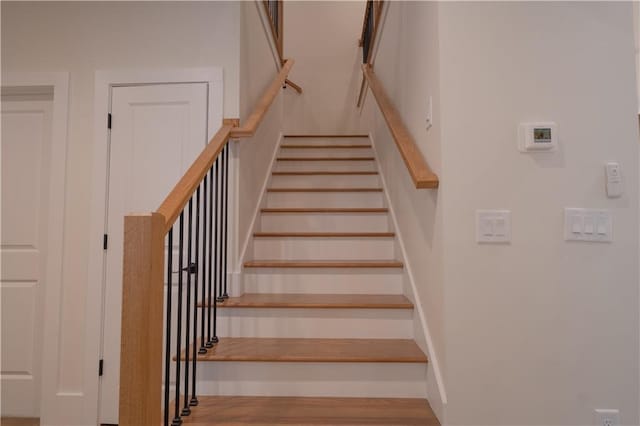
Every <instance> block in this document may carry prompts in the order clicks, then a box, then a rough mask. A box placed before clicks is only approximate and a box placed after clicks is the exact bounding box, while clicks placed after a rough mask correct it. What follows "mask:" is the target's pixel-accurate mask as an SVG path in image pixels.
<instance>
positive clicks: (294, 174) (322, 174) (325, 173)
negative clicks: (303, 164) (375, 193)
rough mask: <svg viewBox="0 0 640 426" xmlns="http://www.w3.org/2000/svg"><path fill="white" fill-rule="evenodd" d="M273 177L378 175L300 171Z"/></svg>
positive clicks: (280, 173) (372, 173) (374, 173)
mask: <svg viewBox="0 0 640 426" xmlns="http://www.w3.org/2000/svg"><path fill="white" fill-rule="evenodd" d="M272 174H273V175H274V176H349V175H356V176H373V175H378V172H375V171H373V172H356V171H353V172H351V171H345V172H332V171H320V170H319V171H302V172H273V173H272Z"/></svg>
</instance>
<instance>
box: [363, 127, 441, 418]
mask: <svg viewBox="0 0 640 426" xmlns="http://www.w3.org/2000/svg"><path fill="white" fill-rule="evenodd" d="M369 139H371V146H372V147H373V152H374V157H375V159H376V164H377V165H378V173H380V180H381V182H382V187H383V189H384V195H385V199H386V201H387V205H388V206H389V213H390V214H391V220H392V222H393V227H394V229H395V232H396V235H397V237H398V246H399V247H400V251H401V255H402V261H403V263H404V266H405V270H406V273H407V277H408V279H409V283H410V285H411V290H412V292H413V297H414V298H415V300H416V302H417V303H415V304H414V305H415V309H416V311H417V313H418V318H419V319H420V324H421V326H422V330H423V331H424V338H425V341H426V343H427V352H428V358H429V364H430V365H431V366H432V368H433V373H434V376H435V379H436V384H437V388H438V393H439V397H440V402H441V404H442V405H443V406H444V405H446V404H447V392H446V389H445V385H444V379H443V377H442V371H441V370H440V363H439V361H438V357H437V355H436V352H435V351H434V349H433V339H432V338H431V333H430V332H429V327H428V325H427V319H426V317H425V315H424V311H423V309H422V303H421V301H420V296H419V295H418V289H417V286H416V281H415V279H414V277H413V272H412V270H411V264H410V263H409V260H408V259H409V258H408V257H407V251H406V249H405V245H404V241H403V239H402V233H401V232H400V227H399V226H398V221H397V219H396V213H395V210H394V208H393V204H392V203H391V198H390V197H389V187H388V186H387V181H386V179H385V176H384V172H383V169H382V167H381V165H380V160H379V158H380V157H379V156H378V151H377V149H376V142H375V139H374V138H373V135H372V134H371V133H369Z"/></svg>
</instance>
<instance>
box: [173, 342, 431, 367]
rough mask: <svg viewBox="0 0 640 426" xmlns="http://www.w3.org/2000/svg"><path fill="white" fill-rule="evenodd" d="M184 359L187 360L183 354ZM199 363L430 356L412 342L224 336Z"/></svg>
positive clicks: (383, 359) (399, 359) (421, 359)
mask: <svg viewBox="0 0 640 426" xmlns="http://www.w3.org/2000/svg"><path fill="white" fill-rule="evenodd" d="M198 345H199V343H198ZM191 352H192V349H191V348H189V353H190V354H191ZM181 357H182V358H183V359H184V351H183V353H182V354H181ZM198 360H199V361H243V362H244V361H247V362H381V363H386V362H397V363H426V362H427V357H426V355H425V354H424V352H422V350H421V349H420V348H419V347H418V345H417V344H416V342H415V341H413V340H411V339H303V338H275V337H269V338H263V337H221V338H220V341H219V342H218V343H217V344H215V345H214V346H213V347H212V348H210V349H208V351H207V353H205V354H199V355H198Z"/></svg>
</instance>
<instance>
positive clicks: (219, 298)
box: [216, 148, 224, 302]
mask: <svg viewBox="0 0 640 426" xmlns="http://www.w3.org/2000/svg"><path fill="white" fill-rule="evenodd" d="M223 151H224V148H223ZM218 159H219V160H220V170H219V174H218V182H219V183H220V186H219V187H218V186H216V187H217V188H218V194H217V195H216V201H217V199H218V198H220V215H219V217H218V225H219V226H220V238H218V239H217V240H216V244H217V245H218V248H217V250H218V257H217V259H216V265H217V268H218V270H217V273H218V283H219V285H218V293H217V297H216V301H217V302H224V299H223V298H222V212H223V211H224V207H223V202H224V199H223V198H222V188H223V187H222V180H223V175H224V173H223V171H224V154H223V153H221V154H220V156H219V157H218Z"/></svg>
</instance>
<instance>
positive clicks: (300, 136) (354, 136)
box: [284, 134, 369, 139]
mask: <svg viewBox="0 0 640 426" xmlns="http://www.w3.org/2000/svg"><path fill="white" fill-rule="evenodd" d="M284 137H285V138H315V139H318V138H368V137H369V135H353V134H351V135H322V134H321V135H299V134H298V135H284Z"/></svg>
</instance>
